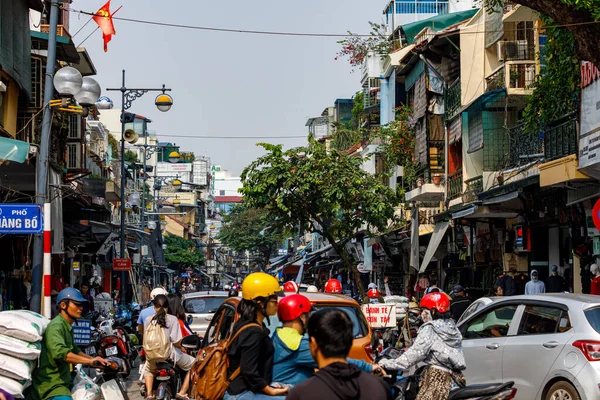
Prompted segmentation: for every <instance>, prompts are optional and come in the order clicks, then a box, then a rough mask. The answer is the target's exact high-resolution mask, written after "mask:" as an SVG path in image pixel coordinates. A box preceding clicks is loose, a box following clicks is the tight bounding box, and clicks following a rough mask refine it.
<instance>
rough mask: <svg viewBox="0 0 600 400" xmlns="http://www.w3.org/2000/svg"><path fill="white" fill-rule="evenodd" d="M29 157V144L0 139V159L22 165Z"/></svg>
mask: <svg viewBox="0 0 600 400" xmlns="http://www.w3.org/2000/svg"><path fill="white" fill-rule="evenodd" d="M28 155H29V143H27V142H23V141H21V140H15V139H9V138H5V137H0V159H1V160H6V161H15V162H18V163H23V162H25V160H27V156H28Z"/></svg>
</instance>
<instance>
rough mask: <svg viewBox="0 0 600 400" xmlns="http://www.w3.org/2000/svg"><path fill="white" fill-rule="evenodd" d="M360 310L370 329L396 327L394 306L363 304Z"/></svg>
mask: <svg viewBox="0 0 600 400" xmlns="http://www.w3.org/2000/svg"><path fill="white" fill-rule="evenodd" d="M361 308H362V311H363V314H364V315H365V318H366V319H367V322H368V323H369V326H370V327H371V328H393V327H396V305H395V304H363V305H362V307H361Z"/></svg>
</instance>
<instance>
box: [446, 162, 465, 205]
mask: <svg viewBox="0 0 600 400" xmlns="http://www.w3.org/2000/svg"><path fill="white" fill-rule="evenodd" d="M446 184H447V185H448V200H454V199H457V198H459V197H460V196H461V195H462V191H463V171H462V168H461V169H459V170H457V171H456V172H455V173H453V174H450V175H448V182H447V183H446Z"/></svg>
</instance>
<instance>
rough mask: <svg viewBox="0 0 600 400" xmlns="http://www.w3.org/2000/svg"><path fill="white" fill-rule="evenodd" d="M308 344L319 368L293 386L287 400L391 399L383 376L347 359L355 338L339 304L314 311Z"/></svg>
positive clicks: (308, 328)
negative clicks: (364, 369)
mask: <svg viewBox="0 0 600 400" xmlns="http://www.w3.org/2000/svg"><path fill="white" fill-rule="evenodd" d="M307 330H308V336H309V347H310V352H311V354H312V357H313V359H314V360H315V362H316V363H317V365H318V367H319V370H318V371H317V372H316V373H315V374H314V376H313V377H312V378H309V379H307V380H306V381H304V382H302V383H300V384H299V385H297V386H295V387H294V388H292V389H291V390H290V394H289V395H288V396H287V398H286V399H288V400H312V399H336V400H338V399H339V400H391V399H392V392H391V390H390V387H389V385H388V384H386V383H385V382H384V381H383V380H382V379H381V378H378V377H376V376H373V375H371V374H368V373H367V372H364V371H361V370H360V368H358V367H357V366H356V365H354V364H349V363H348V361H347V360H346V359H347V357H348V353H349V352H350V348H351V347H352V341H353V340H354V337H353V335H352V321H351V320H350V318H349V317H348V315H347V314H346V313H345V312H343V311H341V310H339V309H336V308H333V307H332V308H324V309H322V310H319V311H317V312H315V313H314V314H313V315H311V317H310V318H309V320H308V324H307Z"/></svg>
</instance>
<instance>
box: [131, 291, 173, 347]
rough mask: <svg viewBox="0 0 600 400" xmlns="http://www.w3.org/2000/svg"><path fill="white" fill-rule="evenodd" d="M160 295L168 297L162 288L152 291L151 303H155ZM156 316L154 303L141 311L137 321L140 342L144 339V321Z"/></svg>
mask: <svg viewBox="0 0 600 400" xmlns="http://www.w3.org/2000/svg"><path fill="white" fill-rule="evenodd" d="M159 294H162V295H165V296H166V295H167V291H166V290H165V289H163V288H161V287H157V288H154V289H152V292H150V302H153V301H154V298H155V297H156V296H158V295H159ZM154 314H156V311H155V309H154V305H152V303H150V305H149V306H148V307H146V308H144V309H143V310H142V311H140V315H139V316H138V319H137V327H138V333H139V334H140V340H142V341H143V338H144V321H145V320H146V318H148V317H151V316H152V315H154Z"/></svg>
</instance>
